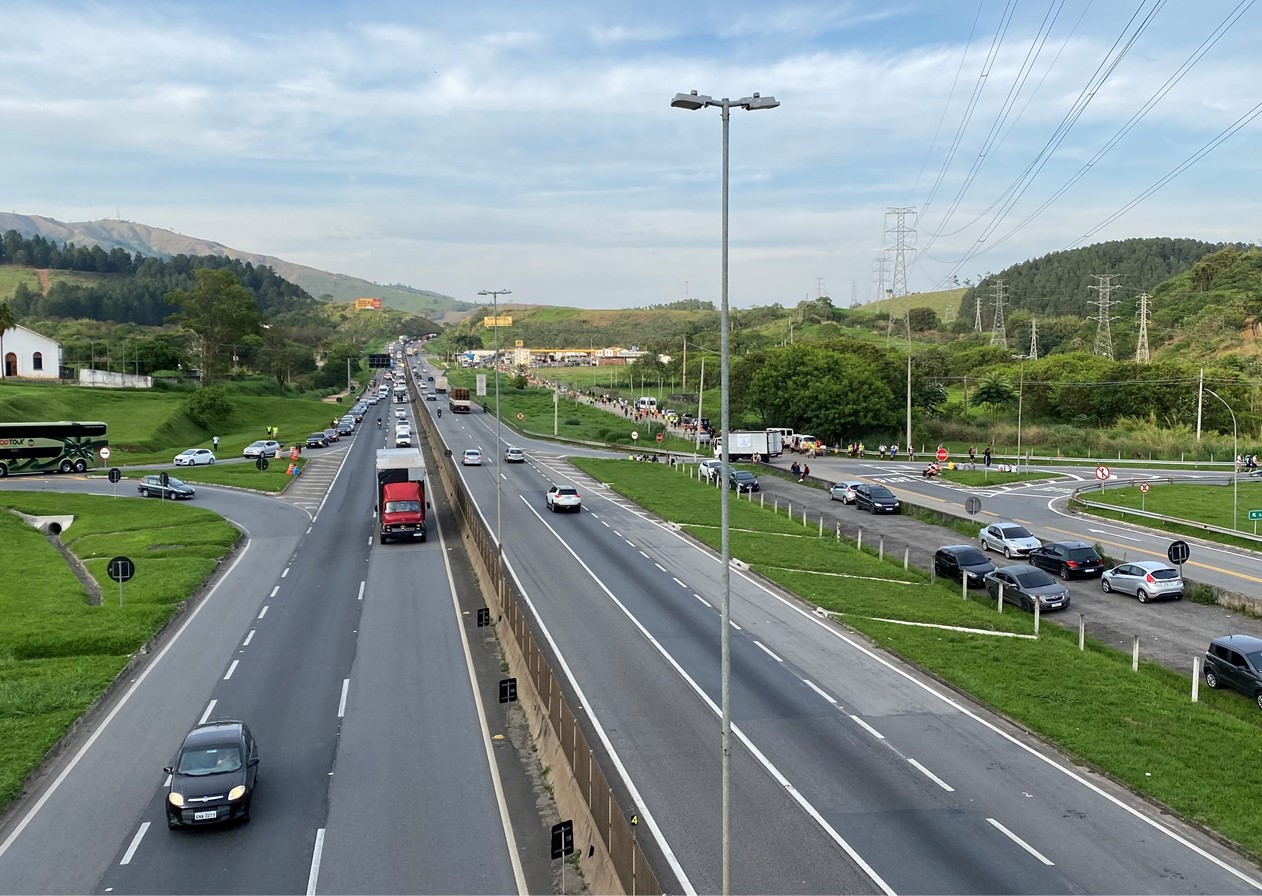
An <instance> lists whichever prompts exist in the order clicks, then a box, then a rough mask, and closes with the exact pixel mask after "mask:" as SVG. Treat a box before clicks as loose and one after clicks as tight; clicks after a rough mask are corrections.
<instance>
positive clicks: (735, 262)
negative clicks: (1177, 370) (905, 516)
mask: <svg viewBox="0 0 1262 896" xmlns="http://www.w3.org/2000/svg"><path fill="white" fill-rule="evenodd" d="M0 23H2V25H0V60H3V64H2V65H0V134H3V135H4V137H3V142H2V144H0V145H2V146H3V151H2V153H0V207H4V208H6V210H8V211H13V212H17V213H19V214H30V215H44V216H48V217H52V218H56V219H58V220H62V221H90V220H98V219H102V218H112V217H116V216H117V217H121V218H123V219H125V220H129V221H135V222H139V223H143V224H148V225H152V226H155V227H163V228H167V229H170V230H174V231H177V232H180V233H183V234H188V235H191V236H196V237H200V238H203V239H209V240H215V241H217V242H220V243H223V244H225V245H228V246H231V247H233V248H236V249H241V250H244V251H248V252H257V253H261V254H267V255H274V256H278V257H280V258H283V259H285V260H287V261H292V262H297V263H301V264H306V265H310V266H312V267H316V268H320V269H322V270H327V271H333V272H338V273H344V274H350V275H353V276H356V277H362V278H364V279H367V280H372V281H374V282H377V283H382V284H389V283H401V284H405V285H408V286H412V287H416V288H418V289H428V290H433V291H436V292H440V293H445V294H447V295H451V296H453V297H455V298H457V299H462V300H465V301H477V300H478V299H477V295H476V294H477V292H478V291H479V290H483V289H485V290H493V289H507V290H511V298H506V299H505V301H506V302H521V303H527V304H548V305H571V306H578V307H584V308H627V307H647V306H651V305H660V304H664V303H669V302H674V301H678V300H680V299H684V298H694V299H704V300H710V301H713V302H715V303H716V304H718V302H719V300H720V296H721V270H722V265H721V251H720V247H721V242H722V240H721V234H722V215H721V195H722V189H721V185H722V144H723V140H722V138H723V123H722V116H721V113H720V110H719V109H718V108H716V107H709V108H704V109H701V110H696V111H690V110H685V109H677V108H672V107H671V99H672V98H673V97H674V96H675V94H676V93H679V92H687V91H689V90H697V91H699V92H700V93H701V94H702V95H709V96H712V97H714V98H715V99H722V98H724V97H727V98H730V99H732V100H734V101H735V100H739V99H741V98H746V97H750V96H752V95H753V94H754V93H755V92H758V93H760V94H761V95H762V96H764V97H767V96H772V97H774V98H775V99H776V100H778V101H779V103H780V106H779V107H778V108H775V109H768V110H757V111H750V110H746V109H741V108H734V109H732V110H731V114H730V123H729V164H730V169H729V179H728V184H729V191H728V192H729V202H730V215H729V247H730V252H729V299H730V302H731V304H732V305H733V306H734V307H750V306H754V305H768V304H772V303H780V304H782V305H785V306H791V305H795V304H797V303H798V302H801V301H803V300H804V299H814V298H815V297H816V296H818V295H821V294H823V295H828V296H830V297H831V298H832V300H833V303H834V304H835V305H837V306H841V307H845V306H848V305H850V304H852V303H853V302H854V301H855V300H858V301H859V302H864V301H868V300H870V299H873V298H876V297H878V296H879V295H881V289H882V288H884V289H885V290H890V289H894V290H896V293H895V294H899V293H901V292H902V291H903V289H904V281H905V288H906V291H909V292H921V291H927V290H933V289H940V288H945V287H948V286H950V285H952V284H953V283H954V282H956V281H958V282H960V283H964V282H967V281H970V280H972V281H975V280H977V279H978V278H979V277H981V276H983V275H985V274H987V273H990V272H997V271H1000V270H1002V269H1003V268H1005V267H1007V266H1008V265H1010V264H1014V263H1017V262H1020V261H1024V260H1026V259H1029V258H1035V257H1038V256H1040V255H1044V254H1046V253H1049V252H1055V251H1059V250H1062V249H1067V248H1071V247H1074V246H1077V245H1084V244H1089V243H1093V242H1100V241H1104V240H1109V239H1124V238H1130V237H1151V236H1170V237H1191V238H1197V239H1205V240H1211V241H1244V242H1262V225H1260V223H1259V215H1258V202H1257V196H1258V195H1259V193H1262V170H1260V169H1262V152H1260V151H1259V129H1260V128H1262V120H1253V119H1252V116H1254V115H1257V114H1258V112H1259V111H1262V106H1259V103H1260V102H1262V95H1260V94H1262V77H1259V69H1258V64H1257V62H1256V60H1257V49H1256V48H1257V46H1258V45H1259V43H1260V38H1262V3H1259V4H1258V6H1257V7H1255V6H1254V0H1201V2H1197V3H1190V2H1187V0H980V2H979V0H901V2H900V0H885V2H880V3H877V2H873V0H866V2H863V0H832V2H824V3H810V2H805V3H788V2H786V3H778V2H773V0H763V2H746V0H727V2H721V3H720V2H708V0H707V2H693V0H675V2H657V0H651V2H634V0H631V2H625V0H624V2H606V0H585V2H569V0H562V2H555V0H553V2H547V3H541V4H533V3H521V2H508V3H501V2H498V0H487V2H482V0H475V2H466V3H450V2H448V3H431V2H428V0H415V2H398V3H393V2H380V3H373V2H362V3H356V2H321V0H303V2H295V0H268V2H257V0H256V2H233V0H224V2H214V3H209V2H192V0H190V2H182V3H168V2H131V0H111V2H108V3H105V2H101V3H85V2H77V0H68V2H62V3H56V4H44V3H29V2H20V0H0ZM1198 155H1199V158H1198ZM1189 163H1190V164H1189ZM1181 166H1183V170H1180V169H1181ZM1172 175H1174V176H1172ZM1154 188H1156V189H1155V190H1154ZM1148 191H1152V192H1151V194H1150V195H1148V196H1147V198H1144V199H1142V201H1140V202H1139V203H1138V204H1133V203H1134V202H1135V200H1136V199H1137V198H1140V197H1142V196H1144V194H1145V193H1146V192H1148ZM1128 206H1130V207H1129V208H1128ZM891 208H907V209H914V210H915V211H914V213H909V214H905V215H904V216H903V224H904V228H905V230H904V233H903V236H902V245H903V246H904V251H903V252H902V253H901V256H902V259H903V261H902V264H899V255H900V253H899V252H898V251H897V248H898V244H899V239H898V232H897V220H898V219H897V216H895V215H891V214H889V209H891ZM877 259H884V260H885V261H884V268H885V278H884V282H883V283H882V282H881V280H880V277H879V275H878V273H877V270H878V264H877ZM1100 273H1106V272H1100ZM898 275H901V276H898ZM1151 286H1152V284H1122V288H1123V291H1124V292H1138V291H1139V290H1140V289H1142V288H1151ZM1083 288H1084V291H1085V289H1086V284H1085V283H1084V284H1083Z"/></svg>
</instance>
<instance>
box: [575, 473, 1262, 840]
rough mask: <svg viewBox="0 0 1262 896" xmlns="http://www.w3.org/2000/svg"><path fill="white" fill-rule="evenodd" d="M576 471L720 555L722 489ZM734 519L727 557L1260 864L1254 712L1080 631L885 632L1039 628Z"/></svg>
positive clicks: (747, 513)
mask: <svg viewBox="0 0 1262 896" xmlns="http://www.w3.org/2000/svg"><path fill="white" fill-rule="evenodd" d="M573 462H574V463H575V464H576V465H577V466H579V467H581V468H582V469H584V470H586V471H587V472H589V473H591V474H592V475H593V476H595V477H596V478H597V479H599V480H600V481H602V482H606V483H609V484H610V485H611V486H612V487H613V488H614V489H616V490H617V491H619V492H621V493H622V494H625V495H626V496H628V497H629V498H631V499H632V500H635V501H636V502H637V503H639V504H641V505H643V506H645V507H647V508H648V509H650V510H652V511H653V512H655V513H657V514H659V515H661V516H663V517H665V518H667V519H670V520H673V521H676V522H679V523H680V524H682V525H683V527H684V529H685V530H686V531H687V532H688V533H689V534H691V535H693V536H694V537H696V538H698V539H699V540H701V541H704V542H706V543H707V544H709V545H711V546H712V547H715V548H716V549H717V547H718V544H719V538H720V533H719V530H718V522H719V499H718V493H717V490H716V489H713V488H709V487H707V486H704V485H702V484H700V483H697V482H696V481H695V480H691V479H689V478H688V477H687V476H685V475H683V474H681V473H680V472H678V471H676V470H671V469H670V468H669V467H661V466H657V465H646V464H637V463H629V462H626V461H616V460H599V459H593V458H574V459H573ZM1150 497H1151V496H1150ZM730 509H731V520H732V527H733V531H732V534H731V545H732V554H733V556H734V557H737V558H739V559H741V560H744V561H745V562H747V563H749V564H750V565H751V567H752V568H753V569H754V570H755V571H757V572H759V573H761V574H762V575H765V576H766V577H767V578H769V579H771V580H773V581H775V582H777V583H778V584H780V585H782V586H783V587H785V588H787V589H789V590H791V591H793V592H794V593H796V594H799V595H801V596H802V597H803V598H804V599H806V600H808V601H810V602H812V603H815V604H817V605H818V606H820V607H823V608H825V609H827V610H829V611H831V612H833V613H837V614H839V616H840V618H841V619H842V620H844V622H845V623H846V624H847V625H850V626H852V627H854V628H855V629H857V630H859V631H861V632H863V633H864V634H866V635H867V636H869V637H871V638H872V639H873V640H874V641H876V642H877V643H879V644H881V645H882V646H883V647H886V648H888V649H889V650H891V651H892V652H894V653H896V654H898V655H900V656H902V657H905V658H906V659H908V660H910V661H912V662H914V663H916V664H918V665H920V666H922V667H924V668H926V669H928V670H930V671H932V672H934V673H935V674H937V675H939V676H941V677H942V678H943V679H945V680H946V681H949V682H950V683H951V684H953V685H955V686H956V687H959V688H960V689H962V690H964V691H967V692H968V693H970V694H972V695H974V696H975V697H976V698H977V699H978V700H980V701H981V702H983V703H986V704H988V705H990V706H993V707H995V708H996V709H998V710H1000V711H1002V712H1004V713H1006V714H1007V715H1009V716H1011V717H1012V718H1014V719H1015V720H1017V722H1018V723H1020V724H1022V725H1024V726H1027V727H1028V728H1029V729H1030V730H1032V731H1035V732H1037V733H1038V734H1040V735H1041V736H1043V737H1046V738H1048V739H1050V740H1052V741H1054V742H1056V743H1057V744H1059V745H1060V747H1061V748H1062V749H1064V750H1065V751H1066V752H1068V753H1069V754H1070V755H1072V756H1074V757H1075V758H1076V759H1078V760H1080V761H1082V762H1085V763H1088V764H1090V765H1092V766H1094V767H1096V768H1098V769H1101V770H1103V771H1104V772H1106V773H1108V774H1110V775H1112V776H1114V777H1115V778H1117V779H1118V780H1121V781H1123V782H1125V783H1126V784H1128V785H1130V786H1131V787H1133V788H1134V789H1136V790H1137V791H1139V792H1141V793H1144V794H1147V795H1148V796H1150V797H1152V798H1154V799H1156V800H1158V801H1160V802H1162V803H1164V804H1166V805H1168V806H1171V807H1172V808H1174V809H1175V810H1176V811H1177V812H1179V813H1181V814H1182V815H1183V816H1185V817H1186V818H1189V819H1192V820H1194V821H1197V822H1200V823H1202V824H1205V825H1207V826H1209V827H1211V828H1213V829H1215V830H1217V831H1219V832H1220V833H1222V834H1223V835H1225V836H1227V837H1229V838H1230V839H1232V840H1234V841H1235V842H1236V843H1238V844H1240V845H1241V846H1242V847H1244V848H1245V849H1246V850H1248V851H1249V852H1251V853H1252V854H1253V855H1259V854H1262V814H1259V813H1258V812H1256V811H1254V807H1255V806H1257V805H1258V801H1259V800H1260V799H1262V769H1260V768H1259V767H1258V765H1257V763H1253V762H1249V761H1248V760H1247V758H1246V757H1250V756H1253V755H1255V753H1256V751H1257V743H1258V740H1259V738H1260V737H1262V714H1260V713H1258V712H1257V709H1256V707H1255V706H1254V705H1253V703H1252V701H1249V700H1246V699H1244V698H1242V697H1239V696H1238V695H1235V694H1231V693H1226V692H1211V691H1208V690H1207V689H1202V691H1201V702H1200V703H1198V704H1193V703H1191V702H1190V699H1189V691H1190V681H1189V679H1188V677H1187V675H1185V674H1179V673H1175V672H1172V671H1170V670H1167V669H1164V668H1162V667H1160V666H1157V665H1154V664H1151V663H1143V662H1141V664H1140V671H1139V672H1138V673H1132V672H1131V671H1130V658H1129V656H1128V655H1123V654H1122V653H1121V652H1119V651H1117V650H1114V649H1113V648H1111V647H1108V646H1104V645H1100V644H1098V643H1095V642H1091V641H1090V640H1089V641H1088V644H1087V649H1086V650H1085V651H1079V650H1078V647H1077V635H1076V632H1072V631H1069V630H1067V629H1064V628H1062V627H1061V626H1059V625H1055V624H1053V623H1051V622H1049V621H1048V620H1044V624H1043V627H1042V632H1041V637H1040V638H1039V639H1038V640H1028V639H1015V638H1000V637H993V636H988V635H984V634H970V633H966V632H961V631H954V630H950V629H941V628H923V627H913V626H907V625H899V624H894V623H890V622H882V621H879V618H884V619H897V620H904V621H913V622H921V623H931V624H937V625H955V626H965V627H970V628H976V629H982V630H991V631H1006V632H1020V633H1030V632H1031V631H1032V628H1033V623H1032V617H1031V616H1030V615H1029V614H1026V613H1022V612H1020V611H1016V610H1014V609H1013V608H1010V607H1008V608H1005V610H1004V612H1003V613H996V612H995V608H994V606H993V604H992V603H991V602H990V601H989V600H987V599H984V598H983V597H982V596H981V594H980V593H979V594H975V595H974V596H972V597H971V599H969V600H962V599H961V597H960V590H959V586H958V584H957V583H954V582H946V583H944V582H938V583H930V582H929V580H928V578H927V577H926V575H925V574H923V573H920V572H918V571H916V570H911V571H907V572H904V571H903V569H902V565H901V563H890V562H881V561H878V560H877V559H876V558H875V557H874V556H872V555H871V554H870V553H869V552H868V549H867V548H865V549H864V551H863V552H860V551H857V550H856V549H855V548H854V547H853V546H851V545H846V544H843V543H839V542H837V541H836V540H835V539H834V538H832V537H831V536H830V535H829V534H828V532H827V530H825V537H823V538H819V537H817V532H818V529H817V528H814V527H813V526H812V525H811V524H810V523H808V524H807V525H806V526H803V525H802V524H801V523H800V522H797V523H794V522H792V521H791V520H789V519H788V518H787V516H785V515H784V513H783V512H782V513H781V514H780V515H778V516H777V515H774V514H772V512H771V510H770V508H760V507H759V506H758V505H757V503H756V502H753V503H750V502H747V501H734V502H732V504H731V507H730ZM799 519H800V518H799ZM785 533H787V534H796V535H798V536H800V537H797V538H786V537H784V534H785ZM825 573H828V574H825ZM838 574H841V575H844V576H846V577H841V576H839V575H838ZM878 617H879V618H878ZM1206 744H1213V745H1214V748H1213V755H1214V756H1216V757H1240V761H1216V760H1210V759H1207V754H1206V752H1205V745H1206Z"/></svg>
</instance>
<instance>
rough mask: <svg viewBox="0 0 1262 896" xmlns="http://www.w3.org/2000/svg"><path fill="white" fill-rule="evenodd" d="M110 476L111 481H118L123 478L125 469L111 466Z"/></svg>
mask: <svg viewBox="0 0 1262 896" xmlns="http://www.w3.org/2000/svg"><path fill="white" fill-rule="evenodd" d="M109 476H110V482H118V480H120V479H122V478H123V471H122V470H120V469H119V468H118V467H110V473H109Z"/></svg>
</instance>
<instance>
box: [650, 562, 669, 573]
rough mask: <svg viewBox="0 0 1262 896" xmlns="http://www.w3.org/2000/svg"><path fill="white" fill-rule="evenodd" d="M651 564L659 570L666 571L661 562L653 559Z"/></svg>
mask: <svg viewBox="0 0 1262 896" xmlns="http://www.w3.org/2000/svg"><path fill="white" fill-rule="evenodd" d="M653 565H654V566H656V567H657V568H658V569H659V570H660V571H662V572H666V567H665V566H662V564H660V563H658V562H657V561H656V560H654V561H653Z"/></svg>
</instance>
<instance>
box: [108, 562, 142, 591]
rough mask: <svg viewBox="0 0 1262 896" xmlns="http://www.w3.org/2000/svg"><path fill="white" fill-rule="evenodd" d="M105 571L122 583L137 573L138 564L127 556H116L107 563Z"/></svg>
mask: <svg viewBox="0 0 1262 896" xmlns="http://www.w3.org/2000/svg"><path fill="white" fill-rule="evenodd" d="M105 573H106V575H108V576H109V577H110V578H111V579H113V580H114V581H115V582H118V583H119V584H120V585H121V584H122V583H123V582H127V581H130V579H131V577H132V576H134V575H135V574H136V564H134V563H132V562H131V560H130V559H128V558H127V557H115V558H114V559H113V560H111V561H110V562H109V563H108V564H107V565H106V567H105Z"/></svg>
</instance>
